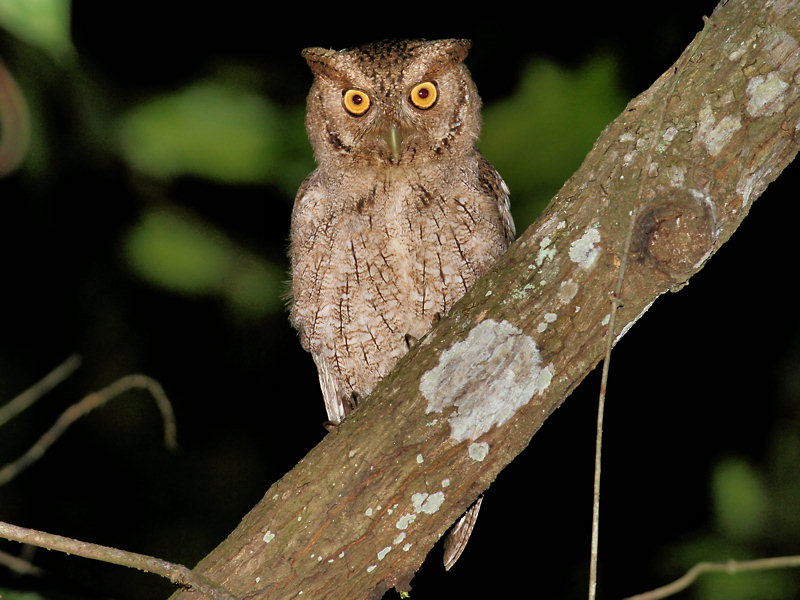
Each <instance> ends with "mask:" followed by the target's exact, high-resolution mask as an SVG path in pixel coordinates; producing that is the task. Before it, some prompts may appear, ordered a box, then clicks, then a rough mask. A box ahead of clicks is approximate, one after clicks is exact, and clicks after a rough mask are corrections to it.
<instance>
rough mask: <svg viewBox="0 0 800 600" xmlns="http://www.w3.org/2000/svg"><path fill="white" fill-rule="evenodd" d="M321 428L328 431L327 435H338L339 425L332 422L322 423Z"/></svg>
mask: <svg viewBox="0 0 800 600" xmlns="http://www.w3.org/2000/svg"><path fill="white" fill-rule="evenodd" d="M322 426H323V427H324V428H325V429H327V430H328V433H334V432H336V433H339V427H340V426H341V423H334V422H333V421H323V423H322Z"/></svg>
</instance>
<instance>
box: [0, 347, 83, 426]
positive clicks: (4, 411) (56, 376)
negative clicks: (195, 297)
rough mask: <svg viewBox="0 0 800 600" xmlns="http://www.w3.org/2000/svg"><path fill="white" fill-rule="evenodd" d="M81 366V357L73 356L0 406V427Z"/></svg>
mask: <svg viewBox="0 0 800 600" xmlns="http://www.w3.org/2000/svg"><path fill="white" fill-rule="evenodd" d="M80 364H81V357H80V356H78V355H77V354H73V355H72V356H70V357H69V358H68V359H67V360H65V361H64V362H63V363H61V364H60V365H59V366H57V367H56V368H55V369H53V370H52V371H50V373H48V374H47V375H45V376H44V377H43V378H42V379H41V380H40V381H39V382H38V383H35V384H34V385H32V386H31V387H29V388H28V389H27V390H25V391H24V392H22V393H21V394H20V395H19V396H17V397H16V398H13V399H12V400H11V401H9V402H7V403H6V404H4V405H3V406H0V427H2V426H3V425H5V424H6V423H8V422H9V421H10V420H11V419H13V418H14V417H16V416H17V415H18V414H20V413H21V412H23V411H25V410H26V409H27V408H28V407H30V406H31V405H32V404H33V403H34V402H36V401H37V400H38V399H39V398H41V397H42V396H44V395H45V394H46V393H47V392H49V391H50V390H52V389H53V388H54V387H56V386H57V385H58V384H59V383H61V382H62V381H64V380H65V379H66V378H67V377H69V376H70V375H72V374H73V373H74V372H75V370H76V369H77V368H78V367H79V366H80Z"/></svg>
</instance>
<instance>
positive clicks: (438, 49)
mask: <svg viewBox="0 0 800 600" xmlns="http://www.w3.org/2000/svg"><path fill="white" fill-rule="evenodd" d="M426 45H427V48H426V52H425V56H426V59H427V61H429V62H428V64H427V72H428V74H429V75H431V76H433V75H435V74H436V73H437V72H439V71H443V70H446V69H448V68H452V67H454V66H457V65H459V64H461V62H462V61H463V60H464V59H465V58H466V57H467V54H469V49H470V47H471V46H472V42H471V41H470V40H464V39H447V40H434V41H431V42H427V44H426Z"/></svg>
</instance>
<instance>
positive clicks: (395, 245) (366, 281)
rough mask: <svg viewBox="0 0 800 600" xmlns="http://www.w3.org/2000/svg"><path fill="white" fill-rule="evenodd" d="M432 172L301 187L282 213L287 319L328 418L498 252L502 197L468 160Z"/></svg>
mask: <svg viewBox="0 0 800 600" xmlns="http://www.w3.org/2000/svg"><path fill="white" fill-rule="evenodd" d="M468 163H469V164H467V165H466V168H461V169H449V170H448V171H447V172H446V173H444V172H438V173H435V174H432V173H424V172H422V173H421V172H418V171H412V170H403V171H402V172H401V171H400V170H398V169H388V170H386V171H384V172H383V173H381V172H379V171H378V172H375V171H373V172H371V173H369V174H368V175H364V174H363V173H362V174H360V175H359V174H356V173H350V174H348V176H347V177H343V178H341V179H337V180H333V179H331V178H328V177H326V176H325V175H324V174H323V173H322V172H320V171H319V170H317V171H315V172H314V173H312V174H311V175H310V176H309V177H308V178H307V180H306V181H305V182H304V184H303V186H302V187H301V189H300V191H299V192H298V195H297V198H296V200H295V207H294V211H293V214H292V245H291V259H292V271H293V273H292V296H293V305H292V314H291V316H292V321H293V322H294V324H295V325H296V326H297V327H298V329H299V330H300V332H301V340H302V342H303V345H304V347H305V348H306V349H307V350H309V351H310V352H311V354H312V356H313V357H314V360H315V361H316V364H317V367H318V370H319V374H320V384H321V386H322V388H323V395H324V397H325V404H326V407H327V409H328V414H329V418H330V420H331V421H334V422H338V421H340V420H341V419H342V418H344V416H346V414H347V412H348V410H349V409H348V405H349V404H352V402H351V398H350V397H351V396H352V395H353V394H355V395H356V396H357V397H361V396H365V395H367V394H368V393H369V392H370V391H371V390H372V388H373V387H374V386H375V385H376V384H377V382H378V381H380V379H381V378H383V377H384V376H385V375H386V374H387V373H388V371H389V370H390V369H391V368H392V366H393V365H394V364H395V363H396V362H397V360H398V359H399V358H400V357H401V356H402V355H403V354H405V352H406V351H407V349H408V347H407V340H408V337H407V336H409V335H410V336H412V337H414V338H420V337H422V336H423V335H424V334H425V333H427V331H428V330H429V329H430V326H431V324H432V322H433V320H434V319H435V318H436V317H437V316H439V315H442V314H444V313H445V312H446V311H448V310H449V309H450V308H451V307H452V305H453V304H454V303H455V302H456V301H457V300H458V299H459V298H460V297H461V296H462V295H463V294H464V292H465V291H466V290H467V289H468V288H469V287H470V286H471V285H472V284H473V283H474V282H475V280H476V279H477V278H478V277H480V276H481V275H482V274H483V273H484V272H485V271H486V270H487V269H488V268H489V266H490V265H491V264H492V263H493V262H494V261H495V260H496V259H497V258H498V257H499V256H500V255H501V254H503V253H504V252H505V251H506V249H507V248H508V246H509V244H510V242H511V240H512V238H513V236H514V228H513V222H512V220H511V215H510V212H509V207H508V193H507V192H508V190H507V189H506V188H505V184H504V183H503V181H502V179H501V178H500V176H499V175H498V174H497V172H496V171H495V170H494V168H493V167H492V166H491V165H490V164H489V162H488V161H486V159H485V158H483V157H482V156H480V155H479V154H477V153H476V155H475V157H474V160H472V161H468Z"/></svg>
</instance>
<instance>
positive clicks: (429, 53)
mask: <svg viewBox="0 0 800 600" xmlns="http://www.w3.org/2000/svg"><path fill="white" fill-rule="evenodd" d="M468 50H469V42H468V41H467V40H438V41H431V42H427V41H415V40H411V41H409V40H402V41H392V42H378V43H375V44H370V45H367V46H362V47H359V48H355V49H351V50H342V51H335V50H326V49H323V48H307V49H305V50H304V51H303V56H304V57H305V59H306V61H307V62H308V64H309V66H310V67H311V69H312V71H313V72H314V76H315V77H314V84H313V86H312V87H311V92H310V93H309V96H308V107H307V112H306V128H307V130H308V135H309V138H310V140H311V144H312V146H313V147H314V154H315V156H316V158H317V162H318V164H319V166H320V168H322V169H325V168H332V169H336V168H344V167H345V166H347V167H350V168H352V166H353V165H364V166H371V167H373V168H374V167H383V166H386V167H390V166H396V165H411V164H415V163H419V162H421V161H429V160H440V159H443V158H446V159H450V158H452V157H453V156H458V155H460V154H462V153H465V152H470V151H473V150H474V148H475V143H476V141H477V137H478V133H479V130H480V98H479V97H478V93H477V90H476V88H475V84H474V83H473V82H472V79H471V78H470V76H469V73H468V72H467V69H466V67H465V66H464V65H463V64H462V61H463V59H464V58H465V57H466V55H467V52H468ZM354 161H356V162H354Z"/></svg>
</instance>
